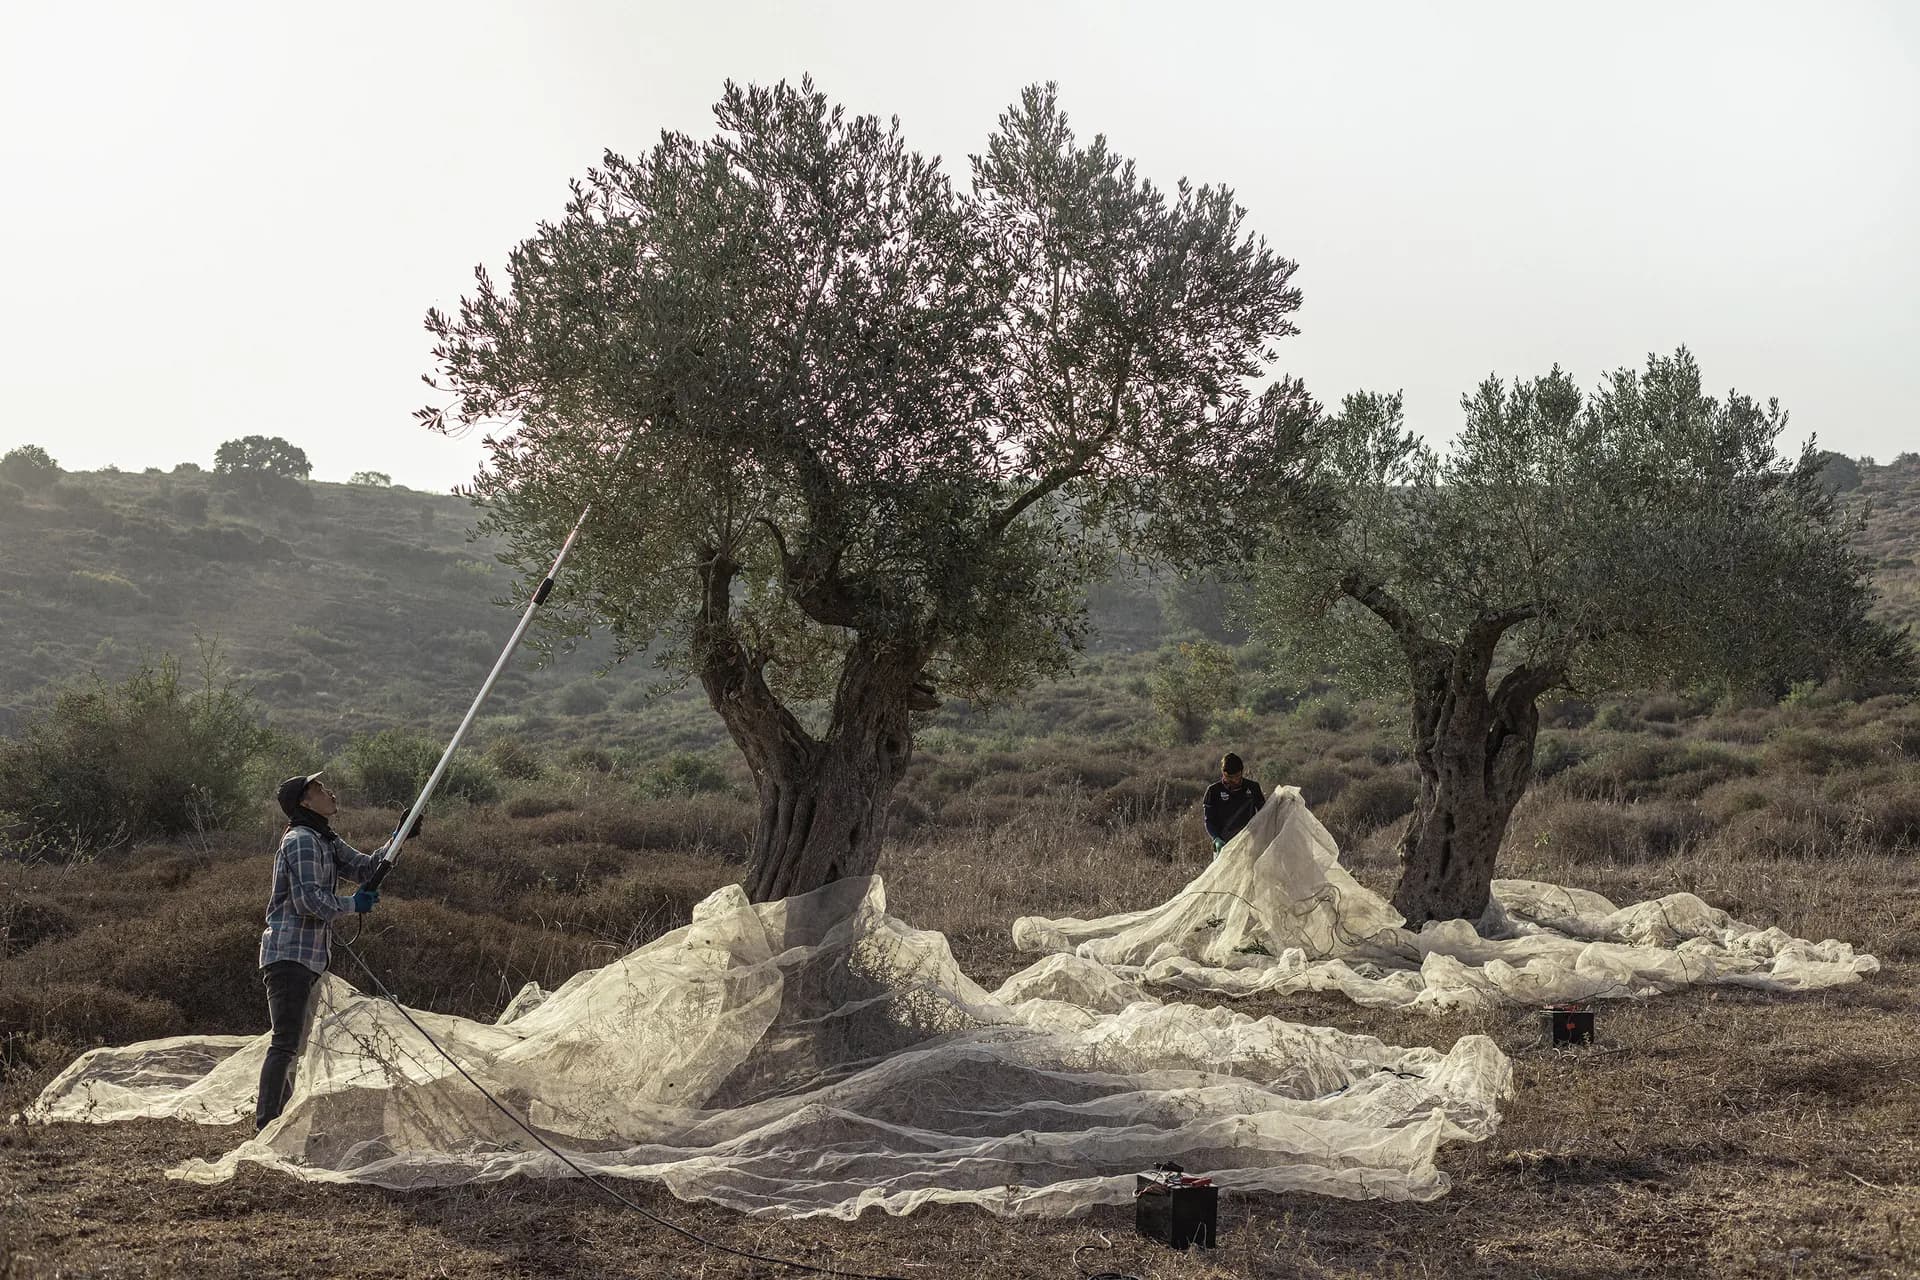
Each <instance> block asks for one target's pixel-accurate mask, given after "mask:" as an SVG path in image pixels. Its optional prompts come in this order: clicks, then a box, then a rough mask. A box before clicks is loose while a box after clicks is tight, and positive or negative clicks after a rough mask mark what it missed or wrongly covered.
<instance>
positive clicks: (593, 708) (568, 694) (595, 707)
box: [560, 680, 609, 716]
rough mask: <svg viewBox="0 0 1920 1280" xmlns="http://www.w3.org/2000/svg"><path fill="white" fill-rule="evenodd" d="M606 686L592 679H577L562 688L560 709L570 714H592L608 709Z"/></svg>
mask: <svg viewBox="0 0 1920 1280" xmlns="http://www.w3.org/2000/svg"><path fill="white" fill-rule="evenodd" d="M608 700H609V699H608V696H607V690H606V688H605V686H603V685H600V684H597V683H596V682H594V681H592V680H575V681H574V682H573V683H572V684H569V685H565V686H563V687H562V688H561V690H560V710H562V711H563V712H565V713H566V714H568V715H570V716H590V715H596V714H598V713H599V712H602V711H605V710H606V709H607V702H608Z"/></svg>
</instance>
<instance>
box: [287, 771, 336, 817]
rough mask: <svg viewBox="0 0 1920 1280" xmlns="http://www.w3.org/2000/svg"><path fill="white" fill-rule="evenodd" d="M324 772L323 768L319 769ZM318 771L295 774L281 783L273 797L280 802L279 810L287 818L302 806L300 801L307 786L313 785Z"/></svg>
mask: <svg viewBox="0 0 1920 1280" xmlns="http://www.w3.org/2000/svg"><path fill="white" fill-rule="evenodd" d="M325 772H326V770H325V769H322V770H320V773H325ZM320 773H302V774H296V775H294V776H293V777H291V778H288V779H287V780H286V781H285V782H283V783H281V784H280V791H279V793H278V794H277V795H276V796H275V797H274V798H275V799H276V800H278V801H279V802H280V812H282V813H284V814H286V815H287V816H288V817H289V818H291V817H294V816H296V815H297V814H298V813H299V812H300V809H301V807H302V806H301V804H300V802H301V801H302V800H303V799H305V798H306V794H307V788H308V787H310V786H312V785H313V780H314V779H315V778H317V777H319V776H320Z"/></svg>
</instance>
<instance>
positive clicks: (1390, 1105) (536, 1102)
mask: <svg viewBox="0 0 1920 1280" xmlns="http://www.w3.org/2000/svg"><path fill="white" fill-rule="evenodd" d="M414 1017H416V1018H417V1019H418V1020H419V1021H420V1023H421V1024H422V1025H423V1027H424V1028H425V1029H426V1030H427V1031H428V1032H430V1033H431V1034H432V1035H433V1036H434V1037H435V1038H436V1039H437V1040H439V1041H440V1042H441V1043H442V1044H443V1045H445V1046H446V1047H447V1049H448V1051H449V1052H450V1053H452V1054H453V1055H454V1056H455V1057H456V1058H457V1059H459V1061H460V1062H461V1064H462V1065H463V1066H464V1067H465V1068H466V1069H467V1071H469V1072H470V1073H471V1074H472V1075H473V1076H474V1077H475V1079H477V1080H478V1081H479V1082H481V1083H482V1084H484V1085H485V1086H486V1087H487V1088H488V1090H489V1091H491V1092H492V1093H493V1094H494V1095H495V1096H496V1097H498V1098H499V1099H500V1100H501V1101H502V1102H503V1103H504V1104H505V1105H506V1106H508V1107H509V1108H511V1109H512V1110H513V1111H514V1113H515V1114H516V1115H518V1116H520V1117H522V1118H524V1119H526V1120H527V1121H528V1122H529V1123H530V1124H532V1125H533V1127H534V1128H535V1129H537V1130H538V1131H539V1132H540V1133H541V1135H542V1136H543V1137H544V1138H545V1139H547V1140H548V1141H549V1142H551V1143H553V1144H554V1145H555V1146H557V1147H559V1148H561V1149H562V1150H564V1151H566V1152H567V1153H568V1154H569V1155H570V1156H571V1157H572V1158H574V1159H575V1160H577V1161H578V1162H579V1163H580V1164H581V1165H582V1166H584V1167H585V1168H587V1169H589V1170H591V1171H593V1172H596V1173H599V1174H607V1175H614V1176H620V1177H633V1178H643V1179H648V1180H655V1181H658V1182H659V1183H661V1184H664V1185H665V1186H666V1187H667V1188H668V1189H669V1190H671V1191H672V1192H673V1193H674V1194H676V1195H678V1196H681V1197H683V1198H687V1199H703V1200H711V1201H715V1202H718V1203H720V1204H723V1205H728V1206H731V1207H733V1208H736V1209H741V1210H745V1211H747V1212H750V1213H757V1214H769V1215H779V1216H810V1215H829V1216H834V1217H841V1218H851V1217H854V1216H856V1215H858V1214H859V1213H860V1212H861V1211H863V1210H865V1209H867V1208H870V1207H875V1206H877V1207H879V1208H881V1209H883V1210H885V1211H886V1212H889V1213H896V1214H899V1213H907V1212H911V1211H912V1210H914V1209H916V1208H918V1207H920V1206H921V1205H924V1204H929V1203H966V1204H977V1205H980V1206H982V1207H984V1208H986V1209H988V1210H990V1211H993V1212H995V1213H1001V1214H1036V1215H1049V1216H1053V1215H1066V1214H1072V1213H1075V1212H1078V1211H1081V1210H1084V1209H1087V1208H1088V1207H1090V1206H1093V1205H1096V1204H1116V1203H1126V1202H1128V1201H1130V1200H1131V1199H1132V1197H1133V1193H1134V1183H1133V1175H1134V1174H1135V1173H1136V1172H1137V1171H1140V1170H1144V1169H1147V1168H1149V1167H1150V1166H1151V1165H1152V1164H1153V1163H1154V1162H1156V1161H1161V1160H1173V1161H1177V1162H1178V1163H1180V1164H1181V1165H1183V1166H1185V1167H1186V1168H1188V1169H1192V1170H1201V1171H1206V1172H1208V1173H1211V1174H1212V1175H1213V1176H1214V1179H1215V1181H1216V1183H1218V1184H1219V1185H1220V1186H1222V1187H1225V1188H1228V1189H1233V1190H1266V1191H1312V1192H1319V1193H1324V1194H1329V1195H1338V1196H1347V1197H1381V1198H1387V1199H1430V1198H1432V1197H1435V1196H1439V1195H1441V1194H1443V1193H1444V1192H1445V1190H1446V1189H1447V1185H1448V1179H1447V1175H1446V1174H1445V1173H1443V1172H1441V1171H1440V1170H1439V1169H1438V1168H1436V1167H1435V1155H1436V1153H1437V1152H1438V1150H1439V1149H1440V1147H1441V1146H1442V1145H1443V1144H1445V1143H1449V1142H1454V1141H1462V1140H1478V1139H1481V1138H1484V1137H1486V1136H1488V1135H1489V1134H1491V1133H1492V1132H1493V1130H1494V1128H1495V1127H1496V1126H1497V1124H1498V1122H1499V1109H1500V1105H1501V1102H1502V1101H1503V1100H1504V1099H1505V1098H1507V1097H1508V1096H1510V1094H1511V1088H1512V1083H1511V1082H1512V1071H1511V1066H1510V1064H1509V1062H1508V1060H1507V1059H1506V1057H1505V1056H1504V1055H1502V1054H1501V1053H1500V1051H1499V1050H1498V1049H1497V1048H1496V1047H1495V1046H1494V1044H1493V1042H1492V1041H1491V1040H1489V1039H1487V1038H1486V1037H1485V1036H1477V1035H1473V1036H1465V1037H1462V1038H1461V1039H1460V1040H1459V1042H1458V1043H1457V1044H1456V1045H1455V1046H1454V1048H1453V1049H1452V1051H1451V1052H1449V1053H1445V1054H1442V1053H1440V1052H1438V1051H1437V1050H1434V1049H1430V1048H1398V1047H1395V1046H1391V1045H1387V1044H1384V1043H1382V1042H1381V1041H1379V1040H1377V1039H1373V1038H1371V1037H1367V1036H1354V1035H1347V1034H1344V1033H1342V1032H1339V1031H1335V1030H1331V1029H1328V1028H1323V1027H1307V1026H1299V1025H1294V1024H1291V1023H1286V1022H1281V1021H1279V1020H1277V1019H1274V1018H1260V1019H1255V1018H1250V1017H1248V1016H1246V1015H1244V1014H1240V1013H1236V1012H1234V1011H1232V1010H1228V1009H1221V1008H1212V1009H1202V1008H1198V1007H1195V1006H1191V1005H1185V1004H1168V1003H1162V1002H1161V1001H1159V1000H1157V999H1155V998H1153V997H1152V996H1150V995H1147V994H1146V993H1145V992H1143V991H1142V990H1140V988H1139V987H1137V986H1136V985H1134V984H1133V983H1131V982H1128V981H1125V980H1123V979H1121V978H1119V977H1117V976H1115V975H1114V974H1113V973H1111V972H1109V971H1108V970H1107V969H1106V968H1104V967H1103V966H1101V965H1099V964H1097V963H1094V962H1092V961H1089V960H1085V959H1081V958H1078V957H1074V956H1067V955H1058V956H1049V957H1046V958H1044V959H1042V960H1040V961H1039V962H1037V963H1036V964H1034V965H1033V966H1031V967H1030V968H1028V969H1027V970H1026V971H1025V972H1023V973H1021V974H1018V975H1016V976H1015V977H1014V978H1012V979H1010V980H1009V981H1008V982H1007V983H1006V984H1005V985H1004V986H1003V987H1002V988H1001V989H1000V990H998V991H995V992H992V993H988V992H987V991H985V990H983V989H981V988H980V987H979V986H978V985H976V984H975V983H973V982H972V981H971V980H969V979H968V978H967V977H966V975H965V974H964V973H962V972H961V971H960V969H959V967H958V966H957V965H956V964H955V962H954V959H953V956H952V953H951V951H950V950H949V948H948V945H947V941H946V939H945V938H944V937H943V936H942V935H940V934H938V933H931V932H924V931H921V930H917V929H913V928H911V927H909V926H908V925H906V924H904V923H902V922H901V921H900V920H898V919H895V918H894V917H892V916H890V915H889V914H887V911H886V907H885V897H884V891H883V888H882V885H881V883H880V881H879V880H878V879H877V878H862V879H853V880H845V881H840V882H837V883H835V884H833V885H830V886H828V887H826V888H824V889H820V890H817V891H815V892H813V893H809V894H806V895H803V896H799V897H795V898H790V899H787V900H785V901H782V902H776V903H768V904H760V905H755V904H752V903H750V902H749V901H748V900H747V898H746V896H745V894H744V893H742V892H741V890H740V889H739V888H738V887H729V888H726V889H722V890H720V891H719V892H717V893H715V894H713V895H711V896H710V897H708V898H707V899H706V900H705V901H704V902H702V903H701V904H700V905H699V906H698V907H697V908H696V909H695V911H694V916H693V922H692V923H691V924H689V925H688V926H686V927H685V928H682V929H680V930H677V931H676V932H674V933H671V934H668V935H667V936H665V937H662V938H659V939H656V940H655V941H653V942H651V943H648V944H647V945H645V946H643V947H640V948H639V949H637V950H635V951H634V952H632V953H630V954H628V955H627V956H625V957H623V958H622V959H620V960H618V961H615V962H614V963H612V964H610V965H607V966H606V967H604V968H600V969H594V970H589V971H586V972H583V973H580V974H577V975H575V976H574V977H573V978H572V979H570V980H569V981H568V982H567V983H565V984H564V985H563V986H561V987H560V988H559V989H558V990H556V991H554V992H552V993H551V994H548V993H544V992H541V991H539V990H538V989H530V990H528V991H525V992H523V993H522V995H521V996H520V997H517V998H516V999H515V1001H514V1002H513V1004H512V1005H511V1006H509V1008H508V1010H507V1011H506V1013H505V1014H503V1015H502V1020H501V1021H500V1022H498V1023H480V1022H470V1021H467V1020H465V1019H461V1018H455V1017H449V1016H445V1015H435V1014H426V1013H416V1014H414ZM266 1044H267V1037H265V1036H264V1035H263V1036H258V1037H235V1036H214V1037H176V1038H173V1039H168V1040H158V1041H151V1042H148V1043H145V1044H137V1045H131V1046H127V1047H125V1048H106V1049H96V1050H94V1051H92V1052H91V1053H88V1054H86V1055H85V1056H83V1057H82V1058H80V1059H79V1060H78V1061H76V1062H75V1063H74V1064H73V1065H72V1066H71V1067H70V1068H69V1069H68V1070H67V1071H66V1072H65V1073H64V1074H62V1075H61V1076H60V1078H58V1079H57V1080H55V1081H54V1082H53V1083H52V1084H51V1085H49V1086H48V1087H47V1089H46V1090H45V1092H44V1093H43V1094H42V1095H41V1097H40V1098H39V1099H38V1101H37V1102H36V1103H35V1104H34V1106H33V1108H32V1110H31V1112H30V1113H29V1119H31V1120H34V1121H40V1122H47V1121H57V1120H84V1121H111V1120H121V1119H131V1118H135V1117H174V1118H180V1119H187V1120H195V1121H200V1122H203V1123H211V1124H230V1123H234V1122H237V1121H241V1120H243V1119H245V1118H247V1117H248V1116H250V1115H251V1113H252V1106H253V1091H254V1084H255V1081H256V1079H257V1077H258V1074H259V1067H260V1062H261V1058H262V1055H263V1054H264V1053H265V1050H266ZM248 1161H250V1162H254V1163H258V1164H261V1165H265V1166H267V1167H270V1168H276V1169H280V1170H283V1171H285V1172H287V1173H291V1174H293V1175H295V1176H297V1177H301V1178H307V1179H312V1180H320V1181H338V1182H364V1183H374V1184H378V1185H381V1186H387V1187H395V1188H408V1187H430V1186H446V1185H450V1184H456V1183H466V1182H474V1181H482V1180H487V1179H497V1178H505V1177H509V1176H512V1175H515V1174H526V1175H532V1176H562V1175H565V1174H566V1173H567V1170H566V1168H565V1166H564V1165H562V1164H561V1163H560V1162H559V1161H558V1160H556V1159H555V1158H554V1157H553V1156H552V1155H550V1154H549V1153H547V1152H546V1151H544V1150H542V1149H541V1148H540V1147H539V1146H537V1145H536V1144H535V1143H533V1142H532V1141H530V1140H529V1139H528V1137H527V1135H526V1134H525V1133H523V1132H521V1131H520V1130H519V1129H518V1128H517V1127H516V1126H515V1125H514V1124H512V1123H511V1122H510V1121H509V1120H508V1119H507V1118H506V1117H505V1116H503V1115H501V1114H500V1112H499V1111H497V1110H496V1109H495V1108H494V1107H493V1106H492V1105H490V1104H489V1103H488V1102H487V1101H486V1099H485V1098H484V1097H482V1096H481V1095H480V1094H479V1093H478V1092H477V1091H476V1090H475V1089H474V1087H473V1086H472V1085H471V1084H469V1083H468V1082H467V1081H466V1080H464V1079H461V1078H460V1077H459V1076H458V1075H457V1074H456V1073H455V1072H454V1070H453V1069H452V1068H451V1067H450V1066H448V1065H447V1063H446V1061H445V1060H444V1059H442V1058H441V1057H440V1056H439V1055H438V1054H437V1053H436V1052H435V1051H434V1050H433V1049H432V1048H431V1046H429V1045H428V1044H427V1043H426V1042H425V1041H424V1040H423V1039H422V1037H421V1035H420V1033H419V1032H417V1031H415V1030H414V1029H413V1028H412V1027H411V1026H409V1025H408V1024H407V1023H406V1021H405V1020H404V1019H403V1018H402V1017H401V1015H400V1013H399V1011H398V1010H397V1009H395V1008H394V1007H393V1006H392V1005H389V1004H387V1003H386V1002H384V1001H382V1000H378V999H374V998H370V997H368V996H365V995H362V994H360V993H359V992H358V991H356V990H355V989H354V988H353V987H352V986H351V985H349V984H348V983H347V982H346V981H344V980H343V979H341V978H339V977H337V976H332V975H329V976H328V977H326V978H325V979H323V981H322V984H321V989H320V997H319V1005H318V1011H317V1013H316V1016H315V1021H314V1023H313V1025H312V1028H311V1031H310V1035H309V1038H308V1044H307V1047H306V1050H305V1052H304V1055H303V1056H302V1058H301V1061H300V1066H299V1074H298V1078H297V1085H296V1089H295V1092H294V1095H293V1097H292V1099H291V1101H290V1103H289V1105H288V1107H287V1109H286V1111H285V1113H284V1114H283V1115H282V1117H281V1119H280V1120H279V1121H277V1122H276V1123H275V1124H273V1125H271V1126H269V1127H268V1129H267V1130H266V1131H265V1132H264V1133H263V1134H261V1135H260V1136H259V1137H257V1138H255V1139H253V1140H250V1141H247V1142H244V1143H242V1144H240V1145H239V1146H238V1147H236V1148H235V1149H234V1150H233V1151H231V1152H229V1153H228V1154H227V1155H226V1156H224V1157H222V1158H220V1159H218V1160H215V1161H210V1162H207V1161H189V1162H188V1163H187V1164H185V1165H182V1166H180V1167H179V1168H177V1169H175V1170H173V1171H171V1176H173V1177H177V1178H184V1179H187V1180H190V1181H195V1182H219V1181H223V1180H225V1179H227V1178H230V1177H232V1176H233V1174H234V1172H235V1170H236V1169H237V1167H238V1166H239V1165H240V1164H241V1163H242V1162H248Z"/></svg>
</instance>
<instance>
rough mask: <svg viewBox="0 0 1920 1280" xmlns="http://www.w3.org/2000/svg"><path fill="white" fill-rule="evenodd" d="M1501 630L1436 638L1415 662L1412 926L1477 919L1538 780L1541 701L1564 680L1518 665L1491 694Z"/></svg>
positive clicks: (1404, 854)
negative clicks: (1518, 812)
mask: <svg viewBox="0 0 1920 1280" xmlns="http://www.w3.org/2000/svg"><path fill="white" fill-rule="evenodd" d="M1497 639H1498V630H1497V629H1496V628H1493V627H1491V626H1489V627H1484V628H1473V629H1470V630H1469V631H1468V633H1467V637H1466V638H1465V639H1464V640H1463V641H1462V642H1461V644H1460V645H1459V646H1457V647H1447V646H1440V645H1434V646H1432V647H1430V648H1429V649H1428V650H1427V651H1426V653H1425V655H1424V660H1423V661H1418V662H1416V663H1415V665H1414V691H1413V692H1414V697H1413V731H1414V760H1415V762H1416V763H1417V764H1418V765H1419V768H1420V798H1419V800H1418V802H1417V803H1416V804H1415V806H1414V812H1413V822H1412V825H1411V826H1409V827H1408V828H1407V835H1406V839H1405V840H1404V841H1403V842H1402V844H1401V847H1400V864H1401V869H1400V883H1399V885H1398V886H1397V887H1396V888H1395V889H1394V893H1393V906H1394V909H1395V910H1396V911H1398V912H1399V913H1400V914H1401V915H1403V916H1405V917H1406V920H1407V926H1408V927H1409V928H1413V929H1418V928H1419V927H1420V926H1421V925H1423V924H1425V923H1426V922H1427V921H1429V920H1456V919H1465V920H1475V919H1478V918H1479V917H1480V916H1481V915H1482V914H1483V913H1484V912H1485V911H1486V909H1487V904H1488V901H1489V899H1490V898H1491V897H1492V892H1493V868H1494V858H1495V856H1496V855H1498V853H1499V852H1500V843H1501V841H1502V840H1503V839H1505V837H1506V834H1507V822H1508V820H1509V819H1510V818H1512V816H1513V809H1514V806H1515V805H1517V804H1518V803H1519V802H1520V797H1521V796H1522V795H1524V794H1525V793H1526V789H1527V784H1528V783H1529V782H1531V781H1532V780H1533V748H1534V740H1535V738H1536V737H1537V736H1538V734H1539V731H1540V717H1539V713H1538V712H1537V711H1536V710H1535V708H1534V700H1535V699H1536V698H1537V697H1539V695H1540V694H1541V692H1543V691H1544V690H1545V689H1547V688H1548V687H1550V686H1551V685H1552V684H1553V683H1555V682H1556V681H1557V679H1558V676H1559V673H1558V672H1557V671H1555V670H1550V669H1537V668H1532V667H1525V666H1522V667H1518V668H1516V669H1514V670H1513V671H1511V672H1509V673H1508V674H1507V675H1506V677H1505V678H1503V679H1502V680H1501V682H1500V685H1499V687H1498V688H1497V689H1495V690H1494V691H1493V692H1492V693H1491V694H1489V693H1488V692H1487V677H1488V669H1489V667H1490V666H1491V663H1492V656H1493V646H1494V644H1495V642H1496V641H1497Z"/></svg>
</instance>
